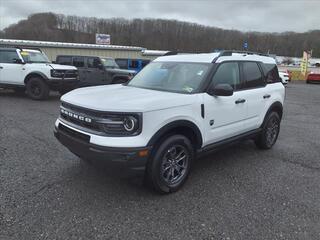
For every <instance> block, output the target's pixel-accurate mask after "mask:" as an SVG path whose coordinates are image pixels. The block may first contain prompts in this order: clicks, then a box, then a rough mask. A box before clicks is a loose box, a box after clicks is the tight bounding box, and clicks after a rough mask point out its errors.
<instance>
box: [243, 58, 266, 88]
mask: <svg viewBox="0 0 320 240" xmlns="http://www.w3.org/2000/svg"><path fill="white" fill-rule="evenodd" d="M242 70H243V78H244V88H257V87H263V86H265V82H264V78H263V76H262V74H261V71H260V68H259V66H258V64H257V63H256V62H244V63H242Z"/></svg>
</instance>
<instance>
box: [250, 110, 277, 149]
mask: <svg viewBox="0 0 320 240" xmlns="http://www.w3.org/2000/svg"><path fill="white" fill-rule="evenodd" d="M279 132H280V117H279V114H278V113H277V112H271V113H270V114H269V115H268V116H267V118H266V119H265V121H264V124H263V129H262V132H261V133H260V135H259V136H258V138H257V139H256V140H255V143H256V145H257V147H259V148H261V149H270V148H272V146H273V145H274V144H275V143H276V141H277V139H278V135H279Z"/></svg>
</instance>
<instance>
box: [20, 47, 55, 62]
mask: <svg viewBox="0 0 320 240" xmlns="http://www.w3.org/2000/svg"><path fill="white" fill-rule="evenodd" d="M20 54H21V56H22V58H23V60H24V62H26V63H49V59H48V58H47V56H46V55H45V54H44V53H42V52H39V51H35V50H34V51H31V50H29V51H28V50H23V51H21V52H20Z"/></svg>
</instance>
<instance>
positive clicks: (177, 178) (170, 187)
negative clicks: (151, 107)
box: [146, 135, 194, 193]
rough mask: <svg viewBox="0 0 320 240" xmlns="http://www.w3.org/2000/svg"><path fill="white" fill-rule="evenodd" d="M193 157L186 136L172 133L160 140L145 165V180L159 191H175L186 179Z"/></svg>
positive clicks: (190, 145) (192, 151)
mask: <svg viewBox="0 0 320 240" xmlns="http://www.w3.org/2000/svg"><path fill="white" fill-rule="evenodd" d="M193 159H194V149H193V147H192V144H191V142H190V140H189V139H188V138H186V137H185V136H183V135H173V136H170V137H168V138H167V139H165V140H164V141H162V142H161V143H160V144H159V146H158V147H156V149H155V152H154V154H153V156H152V157H151V159H150V160H149V163H148V165H147V172H146V181H147V184H148V185H150V186H152V187H153V188H154V189H155V190H156V191H158V192H160V193H170V192H175V191H177V190H178V189H180V188H181V187H182V185H183V184H184V183H185V181H186V180H187V177H188V175H189V172H190V168H191V164H192V161H193Z"/></svg>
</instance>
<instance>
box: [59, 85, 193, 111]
mask: <svg viewBox="0 0 320 240" xmlns="http://www.w3.org/2000/svg"><path fill="white" fill-rule="evenodd" d="M194 96H195V95H191V94H180V93H171V92H163V91H156V90H149V89H142V88H136V87H130V86H125V85H121V84H116V85H107V86H98V87H87V88H79V89H76V90H73V91H71V92H69V93H67V94H65V95H63V96H62V97H61V100H62V101H63V102H67V103H70V104H72V105H75V106H80V107H84V108H88V109H94V110H98V111H112V112H148V111H154V110H159V109H167V108H172V107H178V106H183V105H190V104H192V103H193V102H194Z"/></svg>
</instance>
